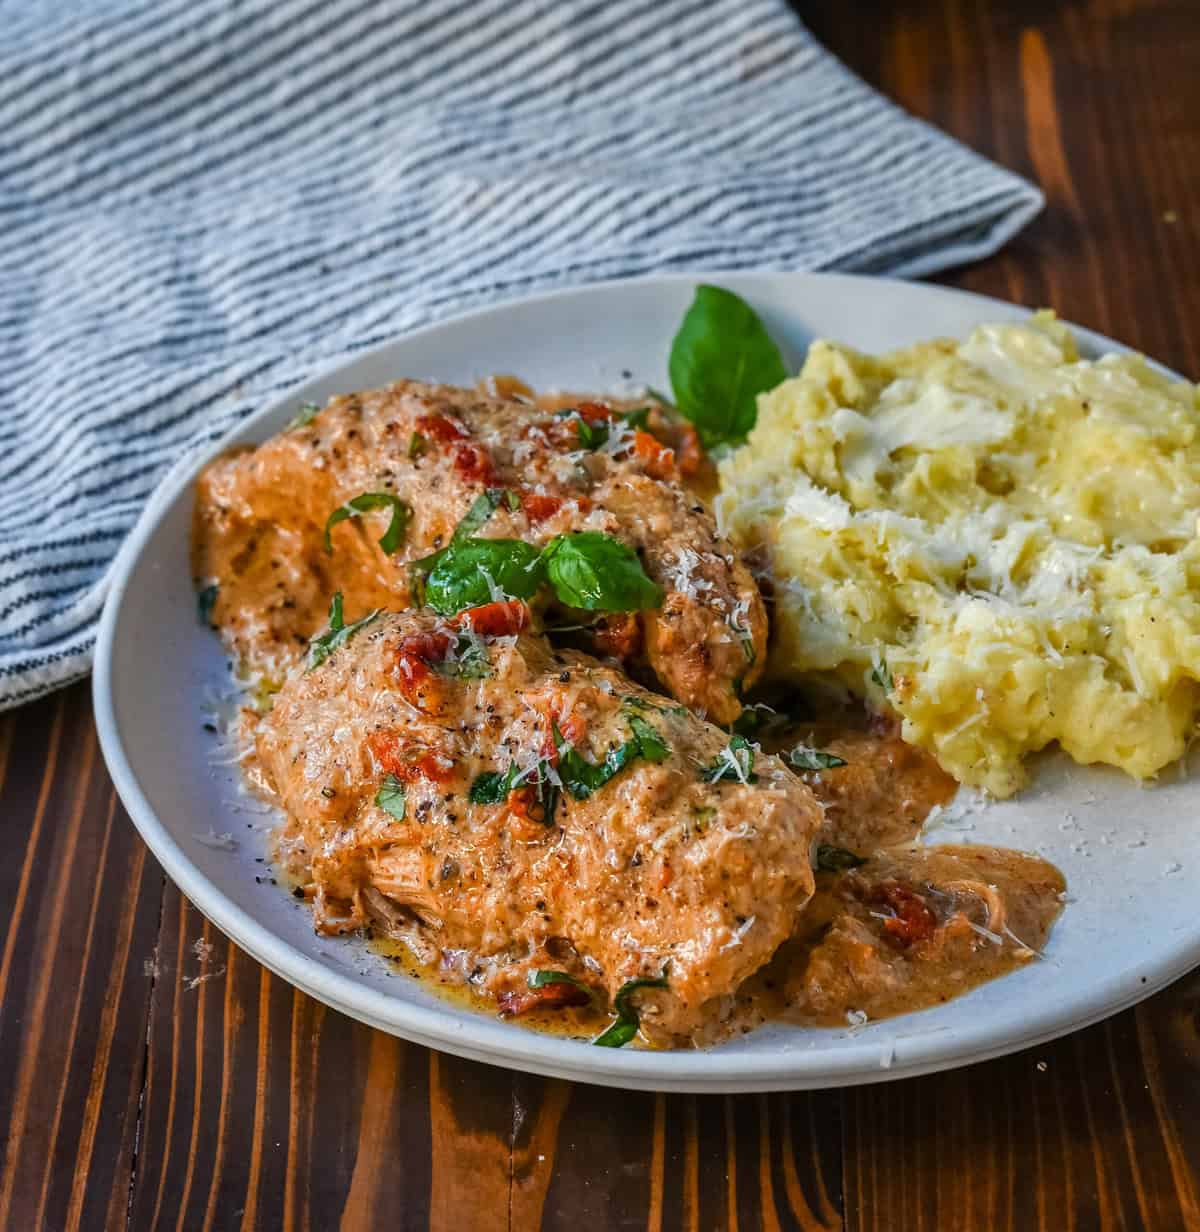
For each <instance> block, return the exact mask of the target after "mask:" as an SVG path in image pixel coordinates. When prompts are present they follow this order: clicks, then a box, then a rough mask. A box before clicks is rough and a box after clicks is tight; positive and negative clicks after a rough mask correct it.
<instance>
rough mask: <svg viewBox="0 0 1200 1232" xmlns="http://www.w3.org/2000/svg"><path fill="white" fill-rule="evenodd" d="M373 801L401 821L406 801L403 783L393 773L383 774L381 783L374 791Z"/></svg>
mask: <svg viewBox="0 0 1200 1232" xmlns="http://www.w3.org/2000/svg"><path fill="white" fill-rule="evenodd" d="M375 803H376V804H377V805H379V807H380V808H381V809H383V811H384V812H385V813H388V814H390V815H391V816H392V817H394V818H395V819H396V820H397V821H403V820H404V814H405V808H406V803H407V792H406V790H405V787H404V784H403V783H402V782H400V780H399V779H398V778H397V777H396V776H395V775H394V774H388V775H385V776H384V779H383V783H382V785H381V786H380V788H379V790H378V791H377V792H376V793H375Z"/></svg>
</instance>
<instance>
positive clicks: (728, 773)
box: [700, 736, 758, 783]
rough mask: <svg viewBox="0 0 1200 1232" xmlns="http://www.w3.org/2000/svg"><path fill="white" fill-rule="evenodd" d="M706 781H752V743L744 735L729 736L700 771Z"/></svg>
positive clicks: (753, 774) (756, 776)
mask: <svg viewBox="0 0 1200 1232" xmlns="http://www.w3.org/2000/svg"><path fill="white" fill-rule="evenodd" d="M700 777H701V778H702V779H703V780H704V782H706V783H721V782H729V783H754V782H756V781H757V780H758V775H756V774H755V773H754V745H752V744H751V743H750V741H749V740H747V739H746V737H745V736H731V737H730V738H729V743H728V744H727V745H726V746H725V748H724V749H722V751H721V752H720V753H719V754H718V755H717V756H716V757H715V758H713V760H712V761H711V762H710V763H709V764H708V765H707V766H705V767H704V769H703V770H702V771H701V772H700Z"/></svg>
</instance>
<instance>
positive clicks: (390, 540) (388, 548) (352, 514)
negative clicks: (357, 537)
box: [324, 492, 412, 556]
mask: <svg viewBox="0 0 1200 1232" xmlns="http://www.w3.org/2000/svg"><path fill="white" fill-rule="evenodd" d="M377 509H390V510H391V512H392V516H391V520H390V521H389V522H388V527H387V530H385V531H384V532H383V534H382V536H380V539H379V546H380V547H381V548H382V549H383V550H384V552H385V554H386V555H388V556H391V555H392V554H393V553H394V552H397V551H398V550H399V548H400V544H401V543H402V542H403V541H404V531H405V528H406V527H407V526H408V521H409V518H411V517H412V510H411V509H410V508H409V507H408V506H407V505H406V504H405V503H404V502H403V501H402V500H401V499H400V498H399V497H398V496H393V495H392V493H391V492H363V493H360V494H359V495H358V496H355V497H353V498H352V499H350V500H348V501H346V503H345V504H344V505H339V506H338V507H337V508H336V509H335V510H334V511H333V512H332V513H331V514H330V515H329V517H328V518H327V519H326V522H325V539H324V545H325V554H326V555H327V556H328V555H331V554H332V553H333V539H332V537H331V536H332V531H333V528H334V527H335V526H337V525H338V523H339V522H344V521H346V520H347V519H348V518H361V517H362V516H363V514H365V513H371V512H373V511H374V510H377Z"/></svg>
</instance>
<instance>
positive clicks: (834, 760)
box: [784, 744, 846, 770]
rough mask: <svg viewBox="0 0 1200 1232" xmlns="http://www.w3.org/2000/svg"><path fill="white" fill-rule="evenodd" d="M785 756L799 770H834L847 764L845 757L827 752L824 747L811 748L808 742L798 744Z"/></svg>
mask: <svg viewBox="0 0 1200 1232" xmlns="http://www.w3.org/2000/svg"><path fill="white" fill-rule="evenodd" d="M784 758H785V760H787V761H788V762H790V763H791V764H792V765H793V766H795V767H796V769H797V770H832V769H834V768H835V767H837V766H844V765H845V764H846V759H845V758H844V757H839V756H838V755H837V754H836V753H826V752H825V751H824V749H810V748H809V747H808V745H806V744H798V745H796V747H795V748H794V749H792V750H791V752H789V753H785V754H784Z"/></svg>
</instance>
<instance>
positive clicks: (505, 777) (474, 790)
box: [467, 766, 518, 804]
mask: <svg viewBox="0 0 1200 1232" xmlns="http://www.w3.org/2000/svg"><path fill="white" fill-rule="evenodd" d="M517 773H518V771H517V768H516V766H509V768H508V772H507V773H506V774H501V773H499V771H497V770H486V771H484V773H483V774H480V775H477V776H476V779H475V781H474V782H473V783H472V784H471V790H470V791H469V792H468V793H467V798H468V799H469V800H470V801H471V803H472V804H503V803H504V801H505V800H507V799H508V793H509V792H510V791H512V780H513V779H514V778H515V777H516V775H517Z"/></svg>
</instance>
